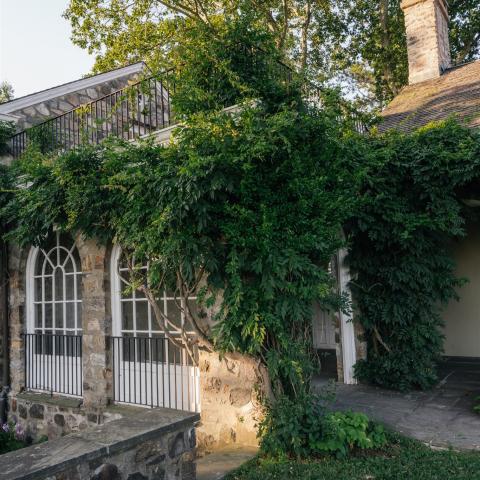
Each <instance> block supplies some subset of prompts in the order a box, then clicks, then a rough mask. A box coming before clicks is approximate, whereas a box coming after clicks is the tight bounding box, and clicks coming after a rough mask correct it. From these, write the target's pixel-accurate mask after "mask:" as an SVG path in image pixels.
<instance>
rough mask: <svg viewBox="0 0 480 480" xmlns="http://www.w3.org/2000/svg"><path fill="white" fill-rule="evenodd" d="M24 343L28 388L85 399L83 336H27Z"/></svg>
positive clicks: (26, 384) (43, 334)
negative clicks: (83, 395) (83, 393)
mask: <svg viewBox="0 0 480 480" xmlns="http://www.w3.org/2000/svg"><path fill="white" fill-rule="evenodd" d="M23 337H24V342H25V349H24V356H25V358H24V362H25V363H24V365H25V388H26V389H27V390H39V391H44V392H49V393H50V394H53V393H60V394H64V395H73V396H76V397H81V396H82V391H83V387H82V385H83V370H82V336H81V335H57V334H50V333H27V334H24V335H23Z"/></svg>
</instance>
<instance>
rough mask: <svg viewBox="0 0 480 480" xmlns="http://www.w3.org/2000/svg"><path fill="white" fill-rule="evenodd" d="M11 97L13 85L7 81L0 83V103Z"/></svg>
mask: <svg viewBox="0 0 480 480" xmlns="http://www.w3.org/2000/svg"><path fill="white" fill-rule="evenodd" d="M12 99H13V87H12V85H10V84H9V83H8V82H7V81H3V82H2V83H0V103H4V102H8V101H9V100H12Z"/></svg>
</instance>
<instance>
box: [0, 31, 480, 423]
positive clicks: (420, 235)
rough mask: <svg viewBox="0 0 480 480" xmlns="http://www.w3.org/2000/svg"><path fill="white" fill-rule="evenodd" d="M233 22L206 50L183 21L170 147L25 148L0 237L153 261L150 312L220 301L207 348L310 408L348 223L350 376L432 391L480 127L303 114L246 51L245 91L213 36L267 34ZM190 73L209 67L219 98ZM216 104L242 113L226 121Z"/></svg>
mask: <svg viewBox="0 0 480 480" xmlns="http://www.w3.org/2000/svg"><path fill="white" fill-rule="evenodd" d="M247 23H248V22H247ZM235 28H238V29H237V30H236V29H235ZM235 28H234V29H233V30H228V29H227V31H226V32H224V34H225V38H218V39H215V40H211V39H210V37H208V38H209V39H210V41H205V38H204V37H203V36H202V34H201V33H199V32H196V33H195V30H194V29H192V30H191V32H194V33H195V35H196V36H195V37H194V38H192V39H191V41H190V43H188V42H186V43H183V44H182V47H181V48H180V50H179V57H181V58H182V61H183V62H186V63H187V65H184V66H183V69H182V71H183V72H186V73H184V74H183V76H182V74H180V77H179V78H178V79H177V84H178V85H177V92H178V98H177V100H176V108H177V112H178V113H179V115H181V118H182V121H183V124H182V126H181V127H179V128H178V129H177V130H176V131H175V133H174V135H175V142H174V143H172V144H170V145H168V146H166V147H162V146H158V145H153V144H152V143H149V142H140V143H138V144H130V143H118V142H113V141H111V142H108V141H107V142H105V143H104V144H102V145H101V146H95V147H88V146H85V147H84V148H80V149H78V150H75V151H70V152H67V153H64V154H61V155H56V154H55V153H52V152H48V151H45V150H42V149H41V148H39V147H38V145H37V146H35V144H32V147H31V148H30V149H29V150H28V151H27V153H26V154H25V155H24V157H23V158H22V159H21V160H19V161H18V162H17V163H16V164H15V165H14V167H13V168H12V169H11V171H10V172H9V175H13V177H14V179H13V181H12V185H19V184H21V185H24V186H27V185H28V188H20V189H17V190H16V191H15V193H14V194H13V197H12V198H11V199H9V198H6V197H5V196H4V197H3V198H4V199H5V202H6V206H5V207H4V208H3V209H2V211H1V216H2V218H3V219H4V221H5V222H6V223H7V224H8V226H9V233H8V234H7V238H9V239H11V240H14V241H17V242H19V243H21V244H24V245H26V244H30V243H33V244H40V243H41V242H42V241H43V240H44V239H45V238H46V237H47V235H48V234H49V232H50V231H51V229H52V227H53V226H54V225H56V226H57V227H58V228H60V229H63V230H67V231H74V232H76V231H81V232H83V234H85V235H86V236H88V237H91V238H96V239H98V240H99V241H103V242H108V241H112V240H113V241H115V242H117V243H118V244H120V245H121V247H122V248H123V250H124V251H125V252H129V253H130V254H131V255H135V256H136V257H137V258H143V259H146V260H148V261H149V265H150V268H149V270H148V274H147V277H140V276H139V277H138V278H137V280H136V283H134V284H133V285H132V287H133V288H140V289H143V290H144V291H145V292H146V294H147V297H148V298H149V300H150V301H151V302H153V303H154V302H155V295H156V292H160V291H162V290H164V289H165V288H167V289H169V290H170V289H173V290H175V291H178V293H179V295H180V296H184V297H185V298H188V296H189V295H188V294H189V293H191V292H195V293H196V294H197V295H198V296H199V299H200V302H201V303H203V306H204V307H205V308H210V307H211V306H212V305H213V304H217V305H218V302H220V305H219V309H218V310H217V312H216V318H215V320H216V326H215V328H214V329H213V330H209V329H204V328H202V326H201V325H200V324H201V322H200V321H199V322H198V325H195V328H196V331H197V333H198V334H199V338H200V339H201V340H202V342H203V346H204V347H205V348H213V349H215V350H219V351H222V352H228V351H240V352H243V353H245V354H247V355H250V356H254V357H255V358H256V359H257V360H258V363H259V365H262V366H264V367H266V368H267V369H268V371H269V373H270V382H271V383H270V385H269V387H270V388H271V389H272V390H273V392H274V396H275V397H276V398H277V399H278V398H287V399H288V400H289V401H291V402H294V403H296V404H299V405H300V404H301V405H308V404H311V402H310V399H311V398H310V395H311V382H310V379H311V375H312V373H313V366H314V357H313V352H312V347H311V345H312V341H311V317H312V306H313V304H314V303H315V302H318V303H320V305H321V306H322V307H324V308H326V309H328V308H330V309H338V308H346V305H345V304H344V302H343V299H342V298H340V297H339V295H338V294H337V292H336V288H335V283H334V279H333V278H332V276H331V274H330V272H329V269H328V263H329V261H330V259H331V257H332V256H333V255H334V254H335V252H336V251H337V250H338V249H339V248H340V247H341V246H343V244H344V240H343V235H342V230H343V231H344V232H345V233H346V237H347V241H348V242H349V245H350V266H351V269H352V272H353V283H352V288H353V293H354V308H355V320H356V321H358V322H360V323H361V324H362V326H363V327H364V330H365V337H366V341H367V342H368V345H369V352H368V358H367V359H366V360H362V361H360V362H359V363H358V364H357V366H356V374H357V376H358V378H360V379H361V380H366V381H370V382H373V383H376V384H378V385H383V386H387V387H391V388H397V389H402V390H406V389H411V388H428V387H430V386H432V385H433V384H434V382H435V381H436V373H435V365H436V361H437V360H438V358H439V355H440V354H441V351H442V336H441V330H440V327H441V320H440V319H441V317H440V308H441V305H442V304H443V305H444V304H446V303H447V302H449V301H451V300H452V299H455V298H456V289H457V288H458V287H459V286H460V285H461V284H462V282H463V280H462V279H458V278H456V276H455V273H454V262H453V260H452V258H451V255H450V252H449V249H448V242H449V241H450V240H451V239H452V238H454V237H461V236H462V235H464V234H465V220H466V218H467V215H470V214H471V212H470V211H468V209H467V208H466V205H465V204H464V203H463V202H462V199H465V198H468V197H469V196H470V195H473V194H475V192H478V188H477V184H476V183H475V182H476V181H477V179H479V178H480V137H479V134H478V133H477V132H476V131H472V130H469V129H467V128H464V127H462V126H460V125H459V124H457V123H455V122H454V121H449V122H446V123H444V124H439V125H435V126H430V127H428V128H424V129H421V130H419V131H418V132H414V133H412V134H397V133H392V134H386V135H379V134H375V133H373V134H371V135H358V134H356V133H354V131H353V129H352V128H351V127H352V126H351V125H349V122H348V121H346V120H344V121H340V120H339V118H340V114H341V106H340V105H339V103H338V101H337V100H338V97H336V96H335V92H327V93H325V94H324V95H323V96H322V103H321V107H319V106H318V105H316V106H313V105H309V104H307V103H306V102H304V101H302V100H301V97H302V95H301V93H302V89H303V87H302V85H301V84H300V83H299V84H295V82H292V83H289V84H286V83H285V79H284V78H282V77H279V76H275V75H276V70H275V71H273V70H271V68H273V67H272V65H274V63H272V62H270V61H268V62H267V61H265V62H263V61H258V58H257V59H256V63H255V64H254V66H255V69H256V70H255V72H256V73H257V74H258V75H260V73H261V75H260V76H259V77H256V78H254V79H253V80H252V83H251V84H249V79H250V78H251V76H252V75H251V73H252V63H249V62H244V61H243V60H242V59H244V57H243V56H238V55H235V56H234V58H225V55H227V54H228V51H229V50H228V49H225V48H224V44H225V42H228V43H229V44H230V45H235V41H236V40H238V39H241V41H242V44H245V43H247V44H248V42H251V43H253V44H255V45H258V44H259V43H260V44H261V45H263V46H264V47H265V45H267V47H268V35H267V34H262V35H259V34H258V32H253V33H252V32H249V31H248V30H245V29H244V26H242V25H240V26H236V27H235ZM192 34H193V33H192ZM199 46H201V47H202V48H201V50H202V55H201V56H199V55H196V52H198V50H199ZM232 51H234V52H235V51H236V50H235V49H233V50H232ZM262 51H264V52H266V54H265V56H264V57H262V58H268V52H271V49H269V48H263V49H262ZM271 55H272V56H274V54H273V53H271ZM239 60H242V61H239ZM188 63H191V64H192V69H189V66H188ZM202 71H207V72H214V73H215V75H217V76H218V75H220V78H221V81H219V82H218V84H217V87H218V90H216V89H212V88H211V84H210V83H208V84H205V77H204V76H202V75H201V74H200V73H201V72H202ZM191 72H194V74H192V73H191ZM264 76H265V77H267V78H270V79H273V80H272V82H271V83H269V84H268V85H267V88H263V87H262V86H265V83H264V82H258V78H263V77H264ZM275 79H277V81H274V80H275ZM188 92H192V95H193V97H194V98H196V99H197V100H198V101H196V102H193V103H192V102H191V98H190V96H189V94H188ZM226 98H227V99H234V101H235V102H236V103H241V109H240V110H239V111H238V112H237V113H234V114H225V113H222V112H221V111H220V110H221V107H223V106H224V104H225V99H226ZM202 101H203V103H202ZM232 101H233V100H232ZM199 104H201V105H202V108H201V109H199V108H198V105H199ZM4 177H5V176H4ZM5 178H6V177H5ZM7 190H8V189H5V190H4V191H7ZM200 279H201V280H202V281H200ZM157 297H158V295H157ZM190 313H191V312H190ZM190 313H189V315H190ZM190 319H191V321H192V322H193V323H195V324H196V319H195V318H193V315H191V318H190ZM306 409H307V407H306ZM266 430H269V431H274V429H270V428H267V429H266Z"/></svg>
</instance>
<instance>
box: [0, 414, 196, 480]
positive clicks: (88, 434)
mask: <svg viewBox="0 0 480 480" xmlns="http://www.w3.org/2000/svg"><path fill="white" fill-rule="evenodd" d="M198 419H199V416H198V414H189V413H183V412H178V411H175V410H166V409H154V410H143V411H142V412H139V413H138V414H136V415H130V416H129V417H128V418H127V417H125V418H122V419H120V420H115V421H112V422H109V423H107V424H105V425H102V426H97V427H95V428H90V429H87V430H85V431H84V432H81V433H73V434H70V435H67V436H65V437H63V438H61V439H57V440H52V441H48V442H45V443H41V444H38V445H34V446H31V447H27V448H24V449H22V450H18V451H15V452H11V453H7V454H4V455H2V457H1V465H2V468H1V469H0V480H7V479H8V480H20V479H26V478H28V479H29V480H67V479H68V480H195V477H196V467H195V444H196V435H195V428H194V426H195V423H196V422H197V421H198Z"/></svg>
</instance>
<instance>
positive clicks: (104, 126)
mask: <svg viewBox="0 0 480 480" xmlns="http://www.w3.org/2000/svg"><path fill="white" fill-rule="evenodd" d="M234 50H235V54H236V55H237V57H238V58H237V60H236V61H237V63H238V64H241V65H242V72H243V73H242V74H243V75H244V76H246V77H248V78H249V80H250V81H253V83H254V84H256V85H257V87H258V86H259V85H266V84H268V77H267V76H269V75H270V76H274V77H275V78H276V79H277V80H278V82H279V84H284V85H290V84H291V82H292V81H293V78H294V72H293V70H292V69H291V68H290V67H288V66H287V65H285V64H283V63H281V62H278V61H276V60H272V59H270V58H269V57H268V55H267V56H265V52H263V51H262V50H259V49H255V48H247V47H245V46H240V47H238V46H237V47H235V49H234ZM267 64H268V68H266V69H265V65H267ZM177 73H178V72H176V71H175V70H174V69H170V70H166V71H164V72H162V73H161V74H159V75H155V76H152V77H149V78H146V79H143V80H141V81H139V82H137V83H135V84H133V85H129V86H126V87H125V88H123V89H121V90H118V91H116V92H113V93H111V94H109V95H106V96H104V97H102V98H99V99H97V100H94V101H92V102H90V103H87V104H85V105H81V106H79V107H77V108H75V109H73V110H71V111H69V112H66V113H64V114H62V115H60V116H58V117H54V118H51V119H49V120H46V121H44V122H43V123H40V124H38V125H35V126H34V127H31V128H28V129H26V130H24V131H22V132H19V133H17V134H15V135H14V136H13V137H12V138H11V139H10V153H11V154H12V155H13V157H14V158H17V157H19V156H21V155H22V153H23V152H24V151H25V150H26V148H27V147H28V145H30V144H31V143H35V144H36V145H37V146H38V147H39V148H40V150H41V151H43V152H51V151H55V152H57V153H62V152H65V151H67V150H71V149H73V148H75V147H77V146H79V145H84V144H98V143H100V142H101V141H102V140H104V139H105V138H107V137H109V136H114V137H117V138H122V139H124V140H134V139H137V138H139V137H142V136H143V135H147V134H150V133H152V132H154V131H156V130H160V129H162V128H165V127H168V126H170V125H174V124H175V122H176V119H175V114H174V110H173V108H172V98H173V96H174V95H175V93H176V88H175V83H176V82H175V78H176V74H177ZM217 75H220V76H221V75H223V73H222V72H217ZM211 76H212V78H211V80H210V81H211V82H215V81H217V80H218V79H217V78H216V75H215V74H214V73H211ZM217 83H220V84H221V83H222V82H221V81H220V82H217ZM307 85H308V86H307V87H306V88H305V91H304V96H305V99H306V100H307V101H309V102H311V103H314V104H316V105H321V104H322V99H321V97H322V95H321V90H320V89H319V88H318V87H313V86H312V85H310V84H307ZM234 90H235V89H234ZM184 93H185V92H184ZM225 93H226V92H225ZM236 101H238V98H237V94H235V93H234V92H233V91H232V92H230V94H226V95H225V98H222V100H221V103H222V105H223V107H224V108H227V107H231V106H233V105H234V104H235V103H236ZM345 119H349V121H350V122H351V123H352V127H353V128H354V129H355V130H357V131H358V132H360V133H365V132H366V130H367V127H366V125H365V122H364V121H363V120H362V119H360V117H358V116H356V115H354V114H352V113H345V114H343V120H345Z"/></svg>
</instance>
